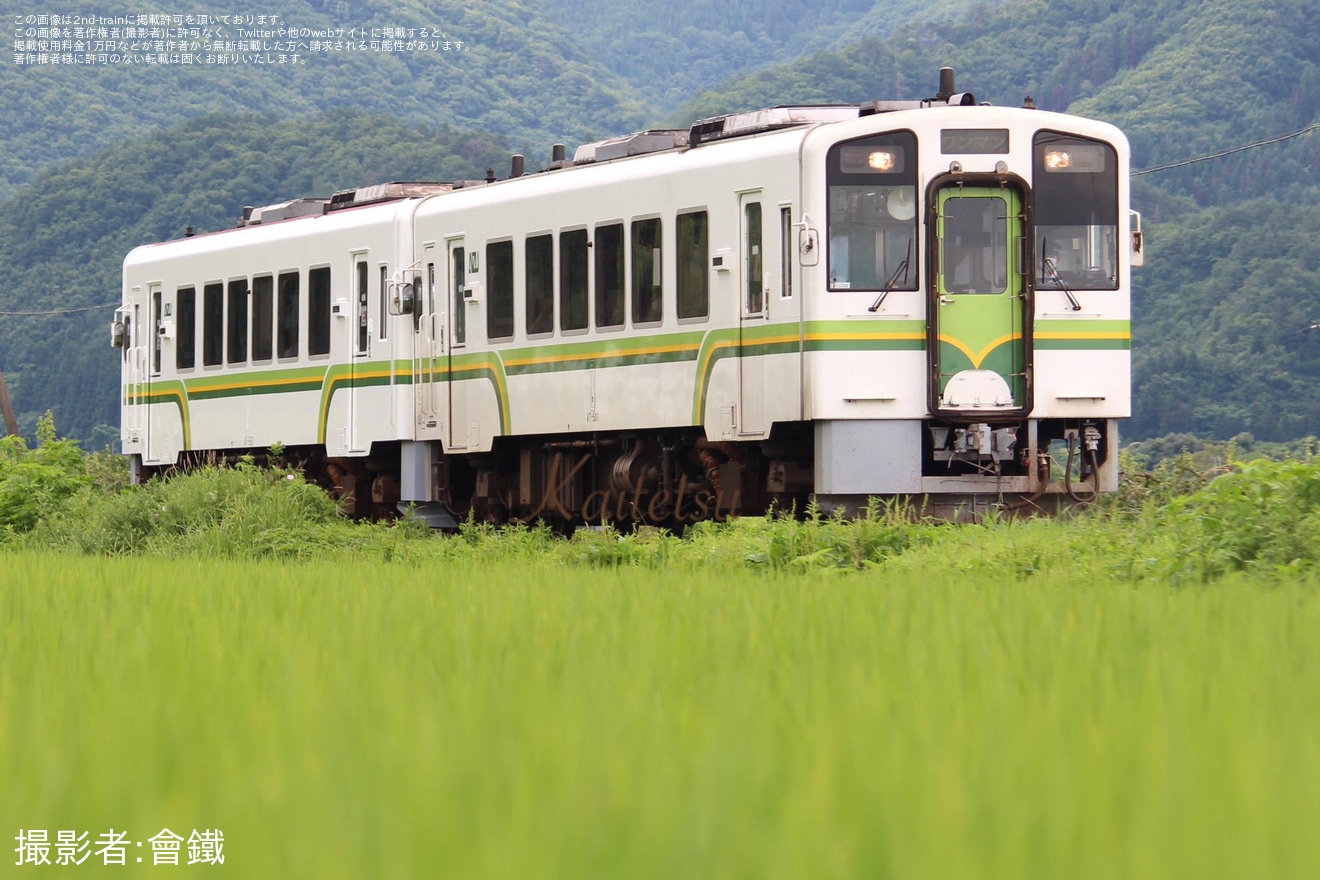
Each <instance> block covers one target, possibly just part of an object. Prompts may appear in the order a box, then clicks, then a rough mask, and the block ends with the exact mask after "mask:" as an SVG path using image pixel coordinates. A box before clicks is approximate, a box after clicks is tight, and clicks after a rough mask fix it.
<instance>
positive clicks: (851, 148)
mask: <svg viewBox="0 0 1320 880" xmlns="http://www.w3.org/2000/svg"><path fill="white" fill-rule="evenodd" d="M916 157H917V139H916V137H915V136H914V135H913V134H912V133H911V132H906V131H898V132H893V133H890V134H882V135H875V136H872V137H868V138H862V139H860V140H855V141H848V142H845V143H842V144H835V145H834V146H833V147H831V148H830V151H829V155H828V157H827V160H826V162H827V170H826V179H827V182H828V184H829V215H828V216H829V221H828V222H829V235H828V241H829V267H830V282H829V289H830V290H882V289H885V290H916V289H917V273H916V272H915V271H913V270H912V268H911V267H913V266H915V265H916V262H915V261H916V258H917V158H916Z"/></svg>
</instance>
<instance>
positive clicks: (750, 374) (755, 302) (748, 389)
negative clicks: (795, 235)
mask: <svg viewBox="0 0 1320 880" xmlns="http://www.w3.org/2000/svg"><path fill="white" fill-rule="evenodd" d="M761 196H762V194H761V192H760V191H759V190H758V191H756V192H751V193H743V194H742V196H741V198H740V202H741V210H742V261H741V262H742V285H741V294H742V295H741V299H742V305H741V307H740V308H739V310H738V416H737V423H738V433H739V434H740V435H742V436H747V435H752V436H761V435H764V434H765V433H766V431H767V430H768V428H769V426H768V425H766V407H765V370H766V365H765V362H766V358H765V346H764V345H763V337H764V336H765V327H766V323H765V321H766V283H765V279H766V275H765V268H766V264H765V222H764V217H763V212H762V208H761V202H762V198H761Z"/></svg>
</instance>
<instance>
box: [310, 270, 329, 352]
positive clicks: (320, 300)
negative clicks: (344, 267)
mask: <svg viewBox="0 0 1320 880" xmlns="http://www.w3.org/2000/svg"><path fill="white" fill-rule="evenodd" d="M307 353H308V354H309V355H323V354H329V353H330V267H329V266H323V267H322V268H320V269H313V270H312V271H310V272H308V273H307Z"/></svg>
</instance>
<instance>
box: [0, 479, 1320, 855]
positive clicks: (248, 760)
mask: <svg viewBox="0 0 1320 880" xmlns="http://www.w3.org/2000/svg"><path fill="white" fill-rule="evenodd" d="M213 497H214V496H213ZM89 528H90V526H89ZM1041 528H1043V529H1045V530H1046V531H1043V532H1041V533H1040V534H1042V535H1045V536H1046V537H1045V538H1033V537H1032V535H1033V534H1034V533H1033V532H1031V531H1029V530H1026V531H1023V532H1022V533H1021V534H1020V535H1019V536H1016V537H1015V536H1014V534H1010V535H1009V536H1008V537H1007V538H1005V537H1003V536H1002V535H1001V536H1000V537H999V538H997V539H996V540H998V541H1000V542H1001V543H1002V544H1003V546H1006V547H1010V546H1012V542H1013V541H1020V542H1026V543H1023V544H1020V545H1018V546H1016V549H1013V550H1012V553H1010V554H1007V555H1010V556H1012V558H1014V559H1016V560H1019V563H1018V564H1017V566H1016V567H1015V568H1013V567H1008V566H1003V567H996V566H994V565H989V564H987V565H981V566H974V567H966V570H959V569H958V567H956V566H952V565H938V564H935V561H934V560H935V559H936V557H935V556H934V555H929V554H928V555H926V556H923V555H922V554H921V553H920V552H913V553H908V554H906V555H905V556H904V557H903V559H904V560H905V563H904V564H903V565H893V566H887V567H873V568H867V567H864V566H863V567H861V570H854V571H849V572H846V573H832V572H830V571H821V570H818V569H816V568H811V567H804V568H802V569H801V570H796V569H793V568H792V567H791V566H790V567H787V568H784V569H780V570H774V571H768V570H755V569H752V568H747V567H745V566H744V567H739V566H728V567H720V566H718V565H707V566H702V565H684V566H678V565H675V566H670V567H666V566H664V565H649V566H646V565H622V566H615V567H611V568H597V567H592V566H588V565H574V564H566V563H565V562H564V561H563V559H562V558H559V557H552V556H544V557H536V556H535V555H531V556H526V555H516V554H515V555H511V556H510V557H509V558H506V559H501V558H498V557H494V556H492V557H491V558H487V559H461V558H444V557H441V556H436V557H434V558H411V557H409V556H408V554H402V555H399V554H392V553H390V554H384V555H380V556H378V557H377V558H361V559H350V558H339V559H335V560H334V561H332V562H317V561H315V560H311V561H297V560H281V559H267V560H258V561H246V560H235V559H224V558H212V557H196V558H187V557H180V558H156V557H148V556H128V557H111V558H107V557H104V556H79V555H70V554H65V553H54V552H41V551H39V550H35V549H31V548H28V549H23V548H22V547H19V548H17V549H10V550H7V551H0V827H3V828H4V829H5V836H6V837H7V838H9V839H10V841H11V843H10V845H9V847H8V849H9V851H10V856H9V859H8V862H7V865H8V866H10V867H8V870H9V871H10V872H11V873H12V876H16V877H19V876H34V877H40V876H47V875H49V876H87V877H97V876H112V875H113V876H123V877H138V876H150V877H161V876H175V875H189V876H211V875H220V874H225V875H228V876H233V877H243V878H261V877H280V878H284V877H317V878H340V877H343V878H365V877H422V876H427V877H464V878H479V877H519V878H522V877H573V878H581V877H603V878H625V877H626V878H645V877H656V878H702V877H711V878H738V877H746V878H773V877H784V878H803V877H811V878H817V877H904V878H908V877H916V878H954V877H976V878H1001V877H1002V878H1035V877H1041V878H1065V877H1066V878H1115V877H1122V878H1129V880H1131V878H1173V877H1196V878H1199V880H1204V878H1221V877H1222V878H1245V877H1252V878H1255V877H1270V878H1292V877H1296V878H1302V877H1314V876H1317V874H1320V833H1317V831H1318V828H1320V745H1318V744H1320V592H1318V589H1317V584H1316V581H1315V579H1314V577H1312V576H1299V577H1296V578H1290V577H1286V576H1285V577H1271V578H1262V577H1256V576H1249V575H1247V574H1237V575H1228V576H1225V577H1222V578H1219V579H1217V580H1215V581H1213V582H1212V583H1188V584H1182V585H1173V583H1172V582H1171V581H1165V580H1160V579H1145V580H1141V581H1134V580H1132V579H1129V578H1123V577H1114V576H1106V575H1105V574H1104V573H1103V572H1102V571H1100V570H1098V569H1097V568H1096V566H1095V565H1094V564H1092V562H1088V561H1087V560H1085V559H1082V560H1081V561H1080V562H1074V563H1072V566H1073V567H1071V568H1070V567H1069V565H1067V564H1060V565H1054V566H1053V567H1052V568H1051V569H1050V571H1049V572H1047V573H1045V574H1041V573H1037V572H1033V571H1032V570H1030V566H1028V567H1027V568H1025V569H1024V568H1023V566H1022V564H1021V563H1020V560H1022V559H1031V558H1033V557H1032V553H1031V552H1028V551H1030V546H1029V545H1030V542H1031V541H1033V540H1035V541H1040V542H1041V544H1040V545H1039V546H1038V547H1037V549H1036V551H1033V552H1035V553H1036V557H1039V555H1040V553H1041V552H1044V551H1042V550H1041V549H1040V547H1042V546H1045V545H1050V546H1056V545H1057V543H1058V542H1057V540H1056V539H1057V535H1058V534H1060V533H1061V531H1049V529H1056V530H1062V529H1063V528H1066V527H1065V526H1059V525H1048V526H1042V527H1041ZM1015 534H1016V533H1015ZM1051 535H1053V536H1055V537H1049V536H1051ZM1004 542H1008V543H1004ZM952 546H953V543H951V542H948V541H946V542H945V543H944V545H943V549H939V548H936V550H933V551H931V553H941V554H943V555H944V558H946V559H947V556H948V554H949V553H950V552H951V551H950V547H952ZM736 552H738V553H740V554H743V555H746V554H744V553H743V550H742V549H738V550H737V551H736ZM987 558H988V557H987ZM112 828H113V829H114V830H116V831H126V832H127V834H128V837H127V840H128V841H129V842H130V843H131V844H136V843H142V846H141V847H139V846H136V845H132V846H129V847H128V850H127V863H126V865H125V866H124V867H106V866H104V864H103V860H102V857H100V856H98V855H96V854H95V851H96V848H97V845H96V843H95V841H96V840H97V839H98V838H99V837H100V836H101V835H103V834H105V832H106V831H107V830H109V829H112ZM165 828H168V829H170V830H172V831H173V832H175V833H177V834H180V835H181V836H182V837H184V838H187V837H188V836H189V834H190V832H191V831H193V830H194V829H201V830H206V829H219V830H221V831H222V832H223V838H224V844H223V853H224V856H225V861H224V864H223V865H210V864H197V865H192V866H188V865H186V864H182V863H181V864H180V865H178V866H167V865H161V866H153V865H151V864H150V863H151V861H152V856H151V855H150V853H151V850H150V846H151V844H150V843H148V842H147V841H148V840H149V839H150V838H152V837H154V836H156V835H157V834H158V832H160V831H161V830H162V829H165ZM27 829H44V830H47V831H48V834H49V839H50V841H51V842H52V846H51V852H50V859H51V861H52V862H53V861H54V860H55V848H54V846H53V844H54V841H55V840H56V836H57V830H62V829H68V830H74V831H77V832H78V833H79V834H81V833H82V832H83V831H87V832H89V837H90V839H91V840H92V841H93V844H92V849H91V853H90V858H88V859H87V861H85V862H84V863H83V864H81V865H79V866H77V867H59V866H54V865H51V866H47V865H39V866H34V865H31V864H26V865H18V864H16V862H18V861H20V860H21V853H19V852H18V850H20V849H21V848H22V847H21V845H20V843H19V842H18V841H17V839H16V838H17V836H18V835H19V834H20V831H24V830H27ZM144 854H146V857H145V858H144V859H143V862H142V863H141V864H137V863H136V862H135V861H134V859H135V858H138V857H142V856H143V855H144ZM180 861H181V862H185V861H186V851H185V858H183V859H181V860H180Z"/></svg>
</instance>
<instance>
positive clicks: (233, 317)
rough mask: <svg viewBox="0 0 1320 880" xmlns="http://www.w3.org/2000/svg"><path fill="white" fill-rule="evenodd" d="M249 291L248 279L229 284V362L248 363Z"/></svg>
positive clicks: (226, 332)
mask: <svg viewBox="0 0 1320 880" xmlns="http://www.w3.org/2000/svg"><path fill="white" fill-rule="evenodd" d="M250 295H251V293H250V291H249V290H248V282H247V279H246V278H237V279H235V280H233V281H230V282H229V325H228V327H227V329H226V331H225V336H226V338H227V339H228V340H229V347H228V361H229V363H231V364H241V363H244V362H246V361H247V350H248V296H250Z"/></svg>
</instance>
